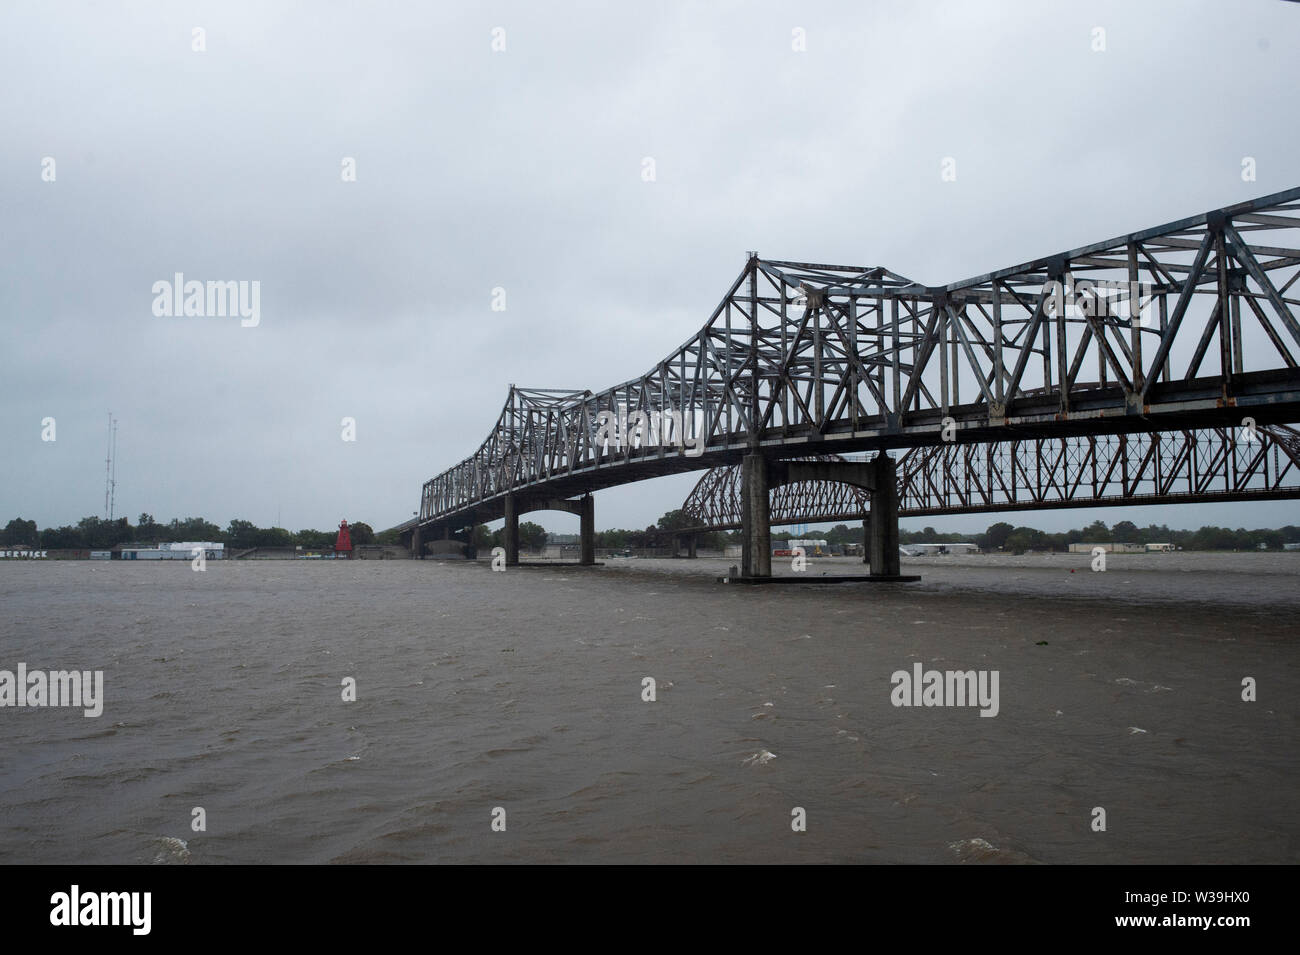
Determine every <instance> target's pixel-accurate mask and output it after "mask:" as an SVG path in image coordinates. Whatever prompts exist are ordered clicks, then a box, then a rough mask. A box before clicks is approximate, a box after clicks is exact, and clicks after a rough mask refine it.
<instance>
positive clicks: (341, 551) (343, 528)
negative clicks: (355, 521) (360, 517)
mask: <svg viewBox="0 0 1300 955" xmlns="http://www.w3.org/2000/svg"><path fill="white" fill-rule="evenodd" d="M340 555H341V556H343V557H351V556H352V535H351V534H349V533H348V522H347V521H343V522H342V523H341V524H339V538H338V540H336V541H335V542H334V556H335V557H338V556H340Z"/></svg>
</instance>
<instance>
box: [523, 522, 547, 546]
mask: <svg viewBox="0 0 1300 955" xmlns="http://www.w3.org/2000/svg"><path fill="white" fill-rule="evenodd" d="M546 538H547V533H546V528H544V527H542V526H541V525H540V524H534V523H533V522H532V521H524V522H523V523H521V524H520V525H519V546H520V547H522V548H525V549H527V550H541V549H542V548H543V547H545V546H546Z"/></svg>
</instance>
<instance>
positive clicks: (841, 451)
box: [398, 188, 1300, 577]
mask: <svg viewBox="0 0 1300 955" xmlns="http://www.w3.org/2000/svg"><path fill="white" fill-rule="evenodd" d="M1297 210H1300V188H1297V189H1291V190H1287V191H1286V192H1280V193H1276V194H1274V195H1271V196H1265V197H1262V198H1259V199H1255V200H1252V201H1249V202H1242V203H1238V204H1236V205H1232V206H1227V207H1224V208H1221V209H1216V210H1213V211H1210V212H1206V213H1203V214H1201V215H1196V216H1192V217H1190V218H1186V219H1182V220H1179V221H1177V222H1172V223H1168V224H1166V225H1161V226H1156V227H1153V228H1150V229H1145V230H1142V231H1139V232H1134V233H1130V234H1128V235H1125V236H1120V237H1118V238H1115V239H1109V240H1106V241H1104V242H1098V243H1094V244H1092V245H1087V246H1083V247H1081V248H1078V249H1074V250H1071V251H1069V252H1063V253H1059V254H1056V255H1050V256H1046V257H1043V258H1040V259H1035V260H1033V261H1031V262H1027V263H1024V264H1021V265H1015V266H1011V267H1009V268H1004V269H1000V270H998V271H996V272H990V273H987V274H984V275H980V276H977V277H975V278H972V279H968V280H965V281H962V282H956V283H953V284H950V285H942V286H925V285H921V284H919V283H917V282H915V281H913V280H911V279H908V278H905V277H904V276H902V275H899V274H898V273H896V272H893V271H890V270H889V269H887V268H885V267H883V266H873V267H848V266H837V265H824V264H812V263H800V262H786V261H775V260H767V259H762V258H760V257H759V256H758V255H757V254H755V253H751V254H750V256H749V258H748V260H747V261H746V263H745V267H744V269H743V270H742V271H741V273H740V275H739V276H737V278H736V279H735V281H733V282H732V283H731V285H730V287H729V288H728V289H727V291H726V293H725V294H724V295H723V297H722V300H721V302H720V303H719V304H718V306H717V307H716V308H715V309H714V310H713V312H712V313H711V315H710V316H709V318H708V320H707V321H706V322H705V324H704V326H703V327H702V328H701V329H700V330H699V331H698V332H697V333H695V334H694V335H692V336H691V338H689V339H688V340H687V341H686V342H685V343H684V344H683V345H682V346H681V347H680V348H678V349H677V350H676V351H674V352H673V353H671V354H670V355H668V356H667V357H666V358H665V359H664V360H663V361H661V362H659V363H658V364H657V365H655V366H654V367H653V368H651V369H650V370H649V371H647V372H646V373H645V374H644V375H642V376H641V377H639V378H636V379H633V380H631V381H627V382H624V383H622V384H619V385H615V386H613V387H611V388H607V389H606V390H604V391H600V392H591V391H572V390H571V391H554V390H545V389H523V388H516V387H514V386H512V387H511V388H510V392H509V395H508V397H507V400H506V404H505V407H504V408H503V409H502V412H501V414H500V416H499V417H498V419H497V422H496V426H495V427H494V428H493V429H492V431H491V432H490V433H489V435H488V437H487V439H486V440H485V441H484V442H483V444H482V445H481V446H480V447H479V449H478V450H477V451H475V452H474V454H472V455H471V456H470V457H469V458H466V459H465V460H464V461H462V462H460V463H459V464H456V465H455V466H453V467H451V468H450V469H448V470H446V471H444V472H442V473H441V474H438V475H437V476H435V477H433V478H431V479H430V480H429V481H427V482H426V483H425V485H424V488H423V492H422V495H421V500H420V510H419V516H418V518H416V519H413V520H412V521H409V522H407V523H406V524H404V525H401V526H400V527H399V528H398V530H400V531H402V532H403V533H404V534H405V535H407V537H408V539H409V540H410V542H411V545H412V547H413V549H414V550H415V551H416V552H417V553H422V542H423V541H426V540H428V539H429V538H431V537H436V536H442V537H450V536H452V535H453V534H454V533H457V532H461V531H463V530H464V529H465V528H467V527H470V526H472V525H473V524H477V523H485V522H487V521H491V520H494V519H497V518H500V517H505V518H506V534H505V537H506V543H507V548H506V550H507V562H514V561H516V560H517V530H516V529H517V523H518V517H519V515H520V514H522V513H526V512H528V511H531V510H539V509H544V508H553V507H558V508H560V509H563V510H570V511H574V512H576V513H580V514H582V525H583V535H582V536H583V541H584V545H583V560H584V561H585V562H590V560H591V559H592V556H591V555H592V551H591V548H590V543H589V541H590V537H591V535H592V533H594V531H593V529H592V527H591V526H589V525H591V522H592V516H591V515H592V513H593V512H592V505H591V498H590V494H591V492H593V491H596V490H599V489H601V488H606V487H611V486H615V485H619V484H626V483H630V482H633V481H639V480H643V479H646V478H650V477H656V476H659V475H664V474H670V473H677V472H683V471H691V470H699V469H712V468H720V467H727V466H732V465H738V464H739V465H741V466H742V468H743V474H742V481H741V484H742V487H741V497H742V504H743V506H742V512H743V513H742V520H741V525H742V527H743V528H744V530H745V540H746V544H745V548H744V554H743V561H742V563H743V570H742V573H743V574H745V575H746V576H760V577H761V576H767V575H769V574H770V548H769V546H768V540H769V528H770V510H769V496H770V494H771V492H772V491H773V489H774V488H776V489H779V488H780V487H781V486H783V485H785V484H790V483H800V482H802V481H806V480H824V481H834V482H839V483H848V484H850V485H852V486H856V487H858V488H860V489H862V490H864V491H866V492H867V494H868V495H869V496H870V497H871V503H870V506H869V509H870V510H871V511H872V513H873V514H874V515H875V516H876V517H875V519H873V520H872V521H871V526H872V535H873V543H872V555H873V559H872V571H873V573H879V574H880V575H882V576H892V575H896V574H897V564H898V562H897V555H896V551H897V548H896V546H895V547H891V539H890V537H891V533H890V529H891V528H892V537H893V539H894V540H895V541H896V538H897V516H898V506H899V503H900V500H899V495H900V488H899V484H898V480H897V475H896V474H895V467H894V462H893V459H892V458H890V457H889V456H888V455H886V454H884V452H885V451H887V450H891V449H898V450H904V449H917V451H918V453H917V454H916V455H914V457H915V458H916V459H917V460H921V459H925V460H927V461H929V462H930V464H929V465H927V467H939V468H948V467H951V468H954V469H955V470H953V471H952V472H951V473H947V474H945V475H943V476H942V479H938V478H936V479H935V480H936V486H939V487H953V486H955V485H957V484H960V485H961V486H965V483H964V482H966V481H967V480H974V477H973V475H974V474H975V473H976V472H978V471H979V468H978V467H967V461H968V460H973V459H968V458H966V457H963V455H966V454H968V453H969V454H972V455H975V456H978V455H979V454H981V453H983V454H984V455H985V456H986V457H987V455H988V454H990V453H992V452H990V451H987V450H986V451H983V452H981V451H980V450H978V449H976V450H973V451H968V448H969V446H971V445H995V446H999V447H1003V448H1010V447H1013V446H1014V447H1016V448H1021V447H1022V446H1023V443H1024V442H1038V443H1037V444H1034V445H1033V447H1035V448H1036V449H1037V448H1041V449H1045V451H1046V453H1047V454H1048V455H1049V457H1050V454H1051V453H1052V449H1054V448H1056V449H1059V448H1065V447H1068V445H1067V444H1065V443H1063V442H1066V441H1067V439H1070V438H1075V439H1078V438H1088V437H1093V438H1096V437H1100V436H1104V435H1115V436H1117V435H1141V434H1151V433H1154V432H1164V433H1172V432H1177V431H1204V430H1206V429H1216V428H1218V429H1224V428H1227V429H1238V428H1240V427H1241V426H1242V425H1243V422H1244V420H1245V419H1246V418H1250V419H1251V420H1252V421H1253V422H1254V423H1255V424H1257V425H1260V426H1262V425H1270V424H1285V423H1287V422H1291V421H1300V369H1298V368H1297V364H1296V358H1295V354H1296V351H1297V349H1300V322H1298V321H1297V317H1296V314H1295V308H1296V306H1297V305H1298V304H1300V300H1298V299H1297V298H1296V291H1295V290H1294V286H1295V284H1296V282H1297V280H1298V279H1300V235H1298V234H1297V231H1296V230H1297V229H1300V216H1297V215H1296V212H1297ZM1052 442H1056V444H1053V443H1052ZM921 449H931V451H932V453H931V454H930V456H929V457H927V456H926V455H925V454H924V453H919V452H920V450H921ZM854 452H874V453H875V454H876V457H875V458H874V459H873V460H872V461H871V462H870V463H866V462H852V461H848V460H834V459H833V460H822V461H817V460H815V459H816V458H818V457H819V456H827V455H839V456H843V455H846V454H852V453H854ZM1005 453H1007V454H1010V453H1011V452H1005ZM1040 453H1041V452H1039V451H1037V450H1036V451H1035V454H1040ZM809 458H813V459H814V460H812V461H809V460H807V459H809ZM797 459H804V460H803V461H802V462H800V461H799V460H797ZM908 460H911V458H910V457H909V459H908ZM1120 460H1122V461H1129V457H1128V454H1127V452H1126V453H1125V454H1123V455H1121V457H1120ZM1197 460H1198V461H1199V460H1200V458H1197ZM998 473H1003V472H1002V471H1001V470H1000V469H999V470H998ZM1006 473H1008V474H1013V475H1018V476H1017V477H1015V478H1014V481H1013V484H1014V483H1015V481H1025V480H1028V478H1026V477H1025V473H1026V472H1024V471H1016V470H1015V469H1014V468H1012V470H1010V471H1008V472H1006ZM1033 473H1034V474H1035V475H1038V476H1036V477H1035V478H1034V480H1035V481H1036V482H1038V481H1041V480H1042V478H1041V475H1042V474H1043V472H1042V471H1041V469H1038V470H1035V471H1034V472H1033ZM1048 473H1049V475H1050V471H1049V472H1048ZM983 474H984V476H985V479H986V480H987V481H992V480H993V474H992V471H991V470H990V467H989V466H985V468H984V471H983ZM904 477H906V472H904ZM920 486H921V485H918V487H920ZM903 487H904V488H906V487H908V485H906V484H904V485H903ZM1033 492H1034V493H1036V494H1038V495H1039V496H1040V497H1050V495H1051V493H1052V491H1051V487H1050V486H1049V485H1043V484H1041V483H1036V484H1035V486H1034V488H1033ZM1017 493H1018V494H1020V493H1021V491H1017ZM1023 493H1024V494H1026V495H1029V494H1030V492H1029V489H1028V487H1027V486H1024V487H1023ZM1030 496H1032V495H1030ZM977 498H978V494H977V496H976V498H972V500H975V499H977ZM938 499H939V498H938V497H936V498H935V500H938ZM1023 499H1024V498H1023V497H1022V498H1021V500H1023ZM908 500H911V499H908ZM1070 506H1077V505H1074V504H1072V505H1070ZM989 509H994V508H989ZM859 513H860V512H859ZM909 513H912V512H911V511H909ZM915 513H937V511H931V512H927V511H916V512H915ZM891 552H892V553H893V556H892V558H891V557H890V554H891Z"/></svg>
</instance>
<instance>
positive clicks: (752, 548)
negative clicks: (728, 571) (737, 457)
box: [740, 454, 772, 577]
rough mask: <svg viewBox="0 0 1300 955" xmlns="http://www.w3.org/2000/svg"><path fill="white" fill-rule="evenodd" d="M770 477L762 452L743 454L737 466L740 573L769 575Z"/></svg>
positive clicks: (748, 575) (770, 554)
mask: <svg viewBox="0 0 1300 955" xmlns="http://www.w3.org/2000/svg"><path fill="white" fill-rule="evenodd" d="M770 477H771V475H770V474H769V472H768V463H767V458H765V457H763V455H761V454H747V455H745V457H744V460H743V461H742V462H741V466H740V513H741V530H742V531H743V536H744V543H743V544H742V545H741V553H740V575H741V576H742V577H771V576H772V522H771V517H772V513H771V510H770V504H769V501H768V486H769V483H770Z"/></svg>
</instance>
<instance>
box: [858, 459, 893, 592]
mask: <svg viewBox="0 0 1300 955" xmlns="http://www.w3.org/2000/svg"><path fill="white" fill-rule="evenodd" d="M871 464H872V468H873V469H874V470H875V472H876V473H875V488H874V489H873V490H872V492H871V514H870V515H869V517H868V518H867V521H865V522H864V524H866V526H868V527H870V529H871V530H870V534H869V536H868V541H867V543H868V548H867V552H868V556H869V558H870V560H869V563H870V564H871V575H872V576H873V577H897V576H898V575H899V574H901V573H902V563H901V562H900V561H899V559H898V470H897V467H896V466H895V464H894V460H893V458H891V457H890V456H889V455H887V454H885V452H884V451H881V452H880V453H879V454H878V455H877V456H876V459H875V460H874V461H872V462H871Z"/></svg>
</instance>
